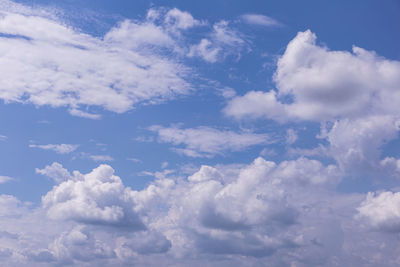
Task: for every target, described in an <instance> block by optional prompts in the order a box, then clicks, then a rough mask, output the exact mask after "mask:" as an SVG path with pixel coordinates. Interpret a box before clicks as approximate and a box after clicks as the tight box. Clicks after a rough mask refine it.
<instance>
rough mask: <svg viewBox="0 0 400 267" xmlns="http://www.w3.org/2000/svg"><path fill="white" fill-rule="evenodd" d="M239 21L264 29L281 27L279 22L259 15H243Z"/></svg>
mask: <svg viewBox="0 0 400 267" xmlns="http://www.w3.org/2000/svg"><path fill="white" fill-rule="evenodd" d="M240 19H241V20H243V22H245V23H247V24H252V25H259V26H264V27H276V26H280V25H282V24H281V23H280V22H279V21H277V20H275V19H273V18H271V17H268V16H265V15H260V14H244V15H242V16H240Z"/></svg>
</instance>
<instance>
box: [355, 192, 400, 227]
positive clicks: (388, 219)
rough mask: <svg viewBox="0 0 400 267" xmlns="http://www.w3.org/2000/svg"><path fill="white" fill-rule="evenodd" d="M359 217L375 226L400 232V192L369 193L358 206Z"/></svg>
mask: <svg viewBox="0 0 400 267" xmlns="http://www.w3.org/2000/svg"><path fill="white" fill-rule="evenodd" d="M358 211H359V214H358V217H359V218H363V219H366V222H367V223H368V224H369V225H370V226H371V227H373V228H376V229H378V230H383V231H389V232H400V193H393V192H380V193H378V194H374V193H372V192H370V193H368V195H367V198H366V199H365V200H364V201H363V202H362V203H361V205H360V207H359V208H358Z"/></svg>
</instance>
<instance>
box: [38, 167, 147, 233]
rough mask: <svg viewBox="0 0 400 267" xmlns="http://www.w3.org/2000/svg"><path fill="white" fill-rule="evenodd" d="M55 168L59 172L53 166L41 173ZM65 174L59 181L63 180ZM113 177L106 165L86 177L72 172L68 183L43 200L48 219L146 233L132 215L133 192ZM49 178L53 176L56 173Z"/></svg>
mask: <svg viewBox="0 0 400 267" xmlns="http://www.w3.org/2000/svg"><path fill="white" fill-rule="evenodd" d="M55 167H57V168H58V169H60V166H58V165H55V164H53V166H52V167H47V168H48V169H47V170H46V169H44V170H42V172H44V173H46V172H48V171H51V170H52V169H54V168H55ZM39 172H40V170H39ZM64 173H66V172H65V171H64ZM64 173H62V176H63V177H62V178H59V179H58V180H62V179H64V178H65V176H66V175H65V174H64ZM113 173H114V170H113V169H112V168H111V167H110V166H108V165H100V166H99V167H98V168H96V169H94V170H93V171H92V172H91V173H88V174H86V175H82V174H80V173H78V172H75V173H74V175H73V176H71V177H70V179H68V180H66V181H64V182H62V183H60V184H59V185H57V186H55V187H54V188H53V189H52V190H51V191H50V192H48V193H47V194H46V195H45V196H44V197H43V199H42V202H43V206H44V207H45V208H46V209H47V210H48V211H47V214H48V216H49V217H50V218H52V219H62V220H74V221H78V222H83V223H88V224H104V225H117V226H120V227H127V228H130V229H132V230H143V229H145V226H144V224H143V222H142V221H141V219H140V218H139V215H138V214H137V213H136V212H135V211H134V208H135V203H134V200H133V197H134V196H133V194H134V193H133V191H132V190H131V189H130V188H125V187H124V186H123V184H122V182H121V179H120V178H119V177H117V176H115V175H113ZM50 174H51V175H52V176H54V174H55V173H54V172H51V173H50Z"/></svg>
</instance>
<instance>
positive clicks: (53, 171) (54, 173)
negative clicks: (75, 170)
mask: <svg viewBox="0 0 400 267" xmlns="http://www.w3.org/2000/svg"><path fill="white" fill-rule="evenodd" d="M35 171H36V173H38V174H42V175H46V176H48V177H50V178H51V179H53V180H54V181H55V182H56V183H62V182H64V181H67V180H69V179H72V177H73V176H72V175H71V174H70V173H69V171H68V170H67V169H65V168H64V167H63V166H62V165H61V164H60V163H58V162H53V164H51V165H48V166H46V167H45V168H43V169H38V168H36V169H35Z"/></svg>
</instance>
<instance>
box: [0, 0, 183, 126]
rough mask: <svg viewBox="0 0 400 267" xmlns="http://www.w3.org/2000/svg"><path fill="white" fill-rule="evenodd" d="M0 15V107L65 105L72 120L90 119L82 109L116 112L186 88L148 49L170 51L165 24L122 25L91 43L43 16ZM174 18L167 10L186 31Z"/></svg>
mask: <svg viewBox="0 0 400 267" xmlns="http://www.w3.org/2000/svg"><path fill="white" fill-rule="evenodd" d="M3 7H4V6H3ZM5 10H6V11H4V10H3V11H2V12H1V13H2V16H1V18H0V31H1V32H2V33H4V34H5V35H3V36H1V40H0V53H1V54H3V56H2V58H1V60H0V62H1V65H2V66H7V67H4V68H2V69H1V72H2V73H3V75H4V77H6V78H5V79H2V81H1V83H0V87H1V90H0V98H1V99H3V100H4V101H5V102H23V103H33V104H35V105H37V106H42V105H49V106H52V107H67V108H68V109H69V110H70V113H71V114H72V115H76V116H81V117H87V118H92V119H97V118H99V115H98V114H92V113H90V112H87V111H83V110H87V108H88V107H90V106H99V107H102V108H103V109H105V110H109V111H113V112H117V113H121V112H125V111H127V110H130V109H132V108H133V107H134V106H135V105H137V104H139V103H158V102H160V101H164V100H166V99H171V98H174V97H175V96H177V95H180V94H186V93H188V92H189V91H190V90H191V85H190V84H189V83H188V82H187V81H186V80H185V79H186V77H187V75H188V74H189V73H190V72H191V71H190V70H189V69H188V68H187V67H185V66H183V65H182V64H179V63H177V62H176V61H175V60H174V59H173V58H172V57H170V58H167V57H166V56H163V55H161V54H160V53H158V51H159V50H157V49H152V47H154V46H161V47H166V48H168V49H175V46H176V45H175V41H174V40H173V39H172V38H171V36H170V35H169V33H168V31H167V30H165V27H166V26H165V27H164V26H163V25H156V24H153V23H152V22H151V21H143V22H133V21H129V20H126V21H123V22H122V23H121V24H120V25H118V26H116V27H114V28H112V29H111V30H110V31H109V32H108V33H107V34H106V35H105V36H104V37H103V38H96V37H93V36H90V35H87V34H84V33H81V32H79V31H77V30H75V29H73V28H71V27H68V26H66V25H65V24H62V23H60V22H58V21H57V20H55V19H54V18H49V17H47V16H45V14H41V15H40V16H39V15H38V14H36V13H35V12H33V11H32V12H31V13H29V14H26V12H25V13H22V12H17V11H15V10H11V9H10V10H8V11H7V6H6V7H5ZM181 13H182V14H183V15H182V14H181ZM181 13H179V11H178V10H173V11H171V13H169V17H170V18H172V17H174V16H175V17H176V23H177V24H176V27H178V28H179V29H183V28H187V27H188V23H189V21H188V19H187V14H186V13H185V12H181ZM181 17H182V18H181ZM27 55H28V56H27Z"/></svg>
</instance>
